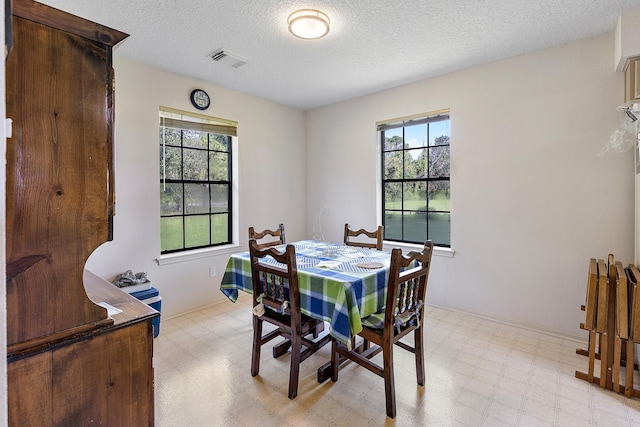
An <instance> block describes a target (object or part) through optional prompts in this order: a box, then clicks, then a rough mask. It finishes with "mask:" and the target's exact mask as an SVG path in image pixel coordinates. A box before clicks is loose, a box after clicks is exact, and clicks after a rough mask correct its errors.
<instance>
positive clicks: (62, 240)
mask: <svg viewBox="0 0 640 427" xmlns="http://www.w3.org/2000/svg"><path fill="white" fill-rule="evenodd" d="M11 27H12V37H11V40H12V47H11V50H10V53H9V56H8V58H7V62H6V88H7V89H6V92H7V94H6V96H7V117H9V118H11V119H12V120H13V135H12V137H11V138H10V139H8V140H7V189H6V193H7V196H6V197H7V200H6V209H7V212H6V218H7V221H6V236H7V242H6V258H7V265H6V271H7V282H6V293H7V300H6V310H7V312H6V317H7V363H8V364H7V381H8V393H7V396H8V397H7V400H8V413H9V423H10V425H16V426H32V425H52V426H62V425H64V426H81V425H105V426H142V425H153V415H154V414H153V411H154V406H153V367H152V356H153V335H152V324H151V322H152V319H153V318H154V317H155V316H157V315H158V313H157V312H155V310H153V309H151V308H150V307H148V306H147V305H145V304H143V303H141V302H139V301H137V300H136V299H135V298H132V297H130V296H129V295H127V294H125V293H124V292H122V291H120V290H119V289H117V288H115V287H114V286H113V285H111V284H110V283H108V282H106V281H104V280H102V279H100V278H99V277H97V276H95V275H93V274H92V273H90V272H86V271H85V269H84V265H85V262H86V260H87V258H88V257H89V255H90V254H91V253H92V252H93V251H94V250H95V249H96V248H97V247H98V246H100V245H101V244H103V243H104V242H106V241H107V240H110V239H111V235H112V231H111V230H112V220H113V214H114V196H113V157H112V156H113V133H114V73H113V68H112V48H113V47H114V46H115V45H116V44H118V43H119V42H120V41H122V40H123V39H125V38H126V37H127V34H124V33H121V32H119V31H116V30H113V29H110V28H107V27H104V26H102V25H99V24H96V23H94V22H90V21H87V20H85V19H82V18H79V17H77V16H73V15H70V14H68V13H65V12H62V11H60V10H57V9H54V8H51V7H49V6H46V5H44V4H41V3H38V2H35V1H32V0H13V2H12V21H11ZM104 307H108V308H110V309H111V312H108V310H107V308H104Z"/></svg>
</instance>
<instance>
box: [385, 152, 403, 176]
mask: <svg viewBox="0 0 640 427" xmlns="http://www.w3.org/2000/svg"><path fill="white" fill-rule="evenodd" d="M384 179H402V151H391V152H389V153H384Z"/></svg>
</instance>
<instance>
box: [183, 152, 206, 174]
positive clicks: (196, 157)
mask: <svg viewBox="0 0 640 427" xmlns="http://www.w3.org/2000/svg"><path fill="white" fill-rule="evenodd" d="M182 151H183V153H184V179H185V180H193V181H206V180H207V172H208V169H207V151H203V150H190V149H186V148H185V149H183V150H182Z"/></svg>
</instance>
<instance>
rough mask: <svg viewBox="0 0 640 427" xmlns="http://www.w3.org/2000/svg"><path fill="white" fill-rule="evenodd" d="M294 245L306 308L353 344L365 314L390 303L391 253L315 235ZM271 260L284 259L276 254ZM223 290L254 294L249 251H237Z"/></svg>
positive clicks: (233, 296) (302, 307)
mask: <svg viewBox="0 0 640 427" xmlns="http://www.w3.org/2000/svg"><path fill="white" fill-rule="evenodd" d="M291 244H292V245H293V246H294V247H295V249H296V264H297V270H298V287H299V291H300V311H301V312H302V313H304V314H306V315H308V316H310V317H313V318H315V319H319V320H322V321H324V322H327V324H328V326H329V333H330V334H331V336H332V337H334V338H335V339H337V340H339V341H341V342H343V343H345V344H346V345H347V346H348V347H350V346H351V342H352V341H351V338H352V337H355V336H356V335H357V334H358V332H360V331H361V330H362V323H361V321H362V319H363V318H364V317H366V316H369V315H371V314H374V313H377V312H379V311H380V310H382V309H383V307H384V305H385V302H386V301H385V299H386V287H387V280H388V277H389V265H390V260H391V254H390V252H385V251H378V250H375V249H369V248H361V247H355V246H346V245H344V244H337V243H327V242H321V241H315V240H302V241H296V242H293V243H291ZM285 247H286V244H283V245H278V246H275V249H277V250H280V251H284V249H285ZM269 259H270V260H269ZM266 262H272V263H274V264H278V263H277V262H276V261H275V260H274V259H273V258H271V257H268V258H267V260H266ZM220 290H221V291H222V292H223V293H224V294H225V295H226V296H227V297H228V298H229V299H230V300H231V301H233V302H235V301H236V300H237V298H238V291H244V292H248V293H253V284H252V279H251V262H250V256H249V252H240V253H236V254H233V255H231V257H230V258H229V261H228V263H227V266H226V269H225V272H224V275H223V277H222V282H221V284H220ZM274 354H275V353H274Z"/></svg>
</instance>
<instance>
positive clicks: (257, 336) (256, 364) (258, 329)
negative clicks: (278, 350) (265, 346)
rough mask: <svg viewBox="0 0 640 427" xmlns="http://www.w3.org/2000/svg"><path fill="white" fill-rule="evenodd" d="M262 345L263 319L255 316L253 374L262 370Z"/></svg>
mask: <svg viewBox="0 0 640 427" xmlns="http://www.w3.org/2000/svg"><path fill="white" fill-rule="evenodd" d="M261 347H262V320H260V318H259V317H258V316H253V350H252V351H251V376H252V377H255V376H256V375H258V372H259V371H260V348H261Z"/></svg>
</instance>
